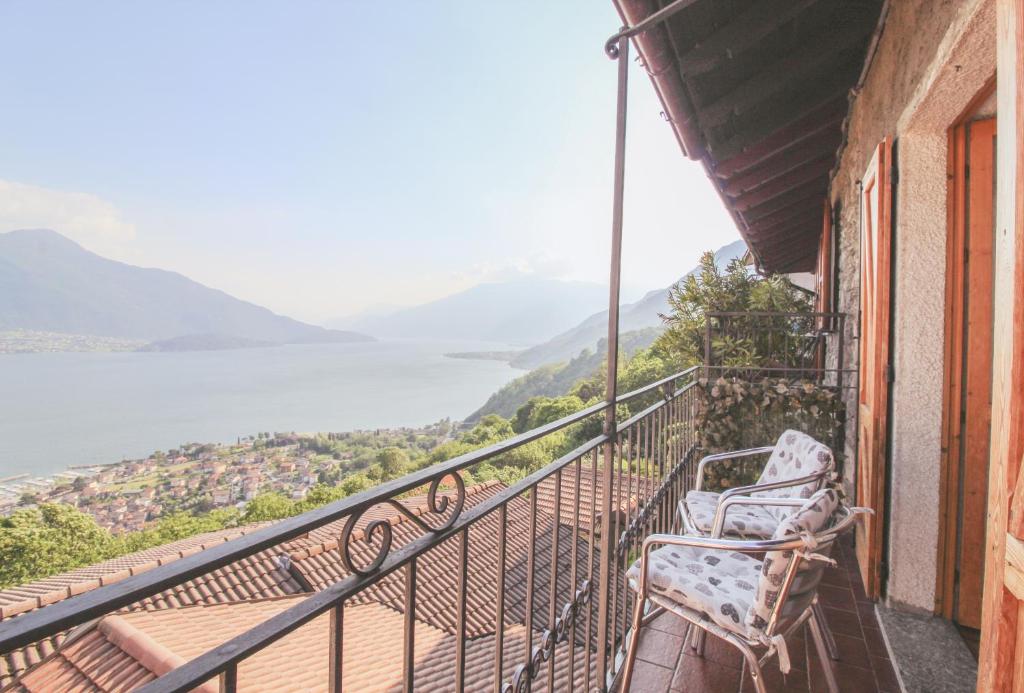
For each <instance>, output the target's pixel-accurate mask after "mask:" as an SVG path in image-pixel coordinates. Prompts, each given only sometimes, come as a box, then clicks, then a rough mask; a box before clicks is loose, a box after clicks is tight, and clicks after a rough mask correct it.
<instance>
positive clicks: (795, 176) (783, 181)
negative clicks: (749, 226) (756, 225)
mask: <svg viewBox="0 0 1024 693" xmlns="http://www.w3.org/2000/svg"><path fill="white" fill-rule="evenodd" d="M834 162H835V156H834V153H832V152H829V153H827V154H825V155H824V156H820V157H818V158H817V159H816V160H814V161H813V162H811V163H809V164H807V165H806V166H802V167H801V168H799V169H797V170H795V171H790V172H789V173H787V174H785V175H783V176H779V177H778V178H776V179H775V180H773V181H772V182H770V183H767V184H765V185H762V186H761V187H760V188H758V189H757V190H754V191H752V192H748V193H744V194H742V195H737V196H736V197H734V198H732V201H733V206H734V207H736V209H738V210H740V212H745V211H747V210H748V209H753V208H755V207H758V206H759V205H763V204H765V203H766V202H768V201H770V200H772V199H774V198H776V197H779V196H781V195H785V194H786V193H788V192H790V191H792V190H794V189H797V188H800V187H801V186H803V185H804V184H806V183H809V182H812V181H816V180H819V179H820V180H821V182H823V183H826V182H827V179H826V176H827V175H828V172H829V171H830V170H832V165H833V163H834Z"/></svg>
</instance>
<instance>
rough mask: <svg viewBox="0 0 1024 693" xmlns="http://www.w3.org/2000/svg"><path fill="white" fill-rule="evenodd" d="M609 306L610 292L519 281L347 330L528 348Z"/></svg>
mask: <svg viewBox="0 0 1024 693" xmlns="http://www.w3.org/2000/svg"><path fill="white" fill-rule="evenodd" d="M607 300H608V289H607V288H606V287H604V286H601V285H600V284H589V283H585V282H567V281H558V280H554V279H536V278H532V277H523V278H517V279H513V280H510V281H504V282H494V283H487V284H479V285H477V286H474V287H472V288H470V289H466V290H465V291H460V292H459V293H457V294H453V295H451V296H447V297H445V298H441V299H438V300H436V301H431V302H430V303H425V304H423V305H420V306H415V307H412V308H403V309H401V310H397V311H395V312H393V313H391V314H389V315H370V316H365V317H363V318H356V319H353V320H352V321H350V322H347V323H345V324H347V325H348V326H349V327H351V328H352V329H357V330H360V331H361V332H368V333H370V334H373V335H376V336H378V337H418V338H427V339H467V340H475V341H487V342H502V343H504V344H523V345H530V344H537V343H538V342H541V341H543V340H545V339H547V338H548V337H550V336H551V335H552V334H554V333H555V332H557V331H558V330H561V329H564V327H565V326H566V325H572V324H573V323H575V322H577V321H578V320H579V319H580V318H582V317H584V316H586V315H588V314H589V313H592V312H593V311H595V310H597V309H598V308H600V307H601V306H602V305H604V304H605V303H606V302H607ZM332 324H333V323H332Z"/></svg>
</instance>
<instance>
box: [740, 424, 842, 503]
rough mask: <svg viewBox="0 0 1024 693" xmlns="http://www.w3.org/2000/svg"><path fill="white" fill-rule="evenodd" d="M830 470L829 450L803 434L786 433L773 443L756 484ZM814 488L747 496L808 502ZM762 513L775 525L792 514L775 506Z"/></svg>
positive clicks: (812, 485) (810, 485) (815, 484)
mask: <svg viewBox="0 0 1024 693" xmlns="http://www.w3.org/2000/svg"><path fill="white" fill-rule="evenodd" d="M834 468H835V459H834V457H833V455H832V450H831V449H830V448H829V447H828V446H827V445H825V444H823V443H819V442H818V441H816V440H815V439H814V438H812V437H811V436H809V435H807V434H806V433H801V432H800V431H794V430H792V429H790V430H788V431H785V432H784V433H783V434H782V435H781V436H779V440H778V442H777V443H775V449H774V450H772V454H771V457H769V458H768V463H767V464H766V465H765V466H764V470H763V471H762V472H761V476H760V478H759V479H758V480H757V483H758V484H767V483H771V482H774V481H789V480H790V479H799V478H800V477H803V476H810V475H812V474H819V473H822V472H826V471H831V470H832V469H834ZM818 488H820V483H818V482H811V483H807V484H802V485H800V486H789V487H787V488H780V489H773V490H771V491H765V492H763V493H762V492H755V493H752V494H751V495H754V496H773V497H775V498H810V497H811V494H813V493H814V492H815V491H816V490H818ZM765 509H766V510H767V511H768V512H769V513H771V514H772V515H774V516H775V519H777V520H779V521H782V520H783V519H784V518H786V517H787V516H788V515H790V514H791V511H792V508H786V507H778V506H769V507H767V508H765Z"/></svg>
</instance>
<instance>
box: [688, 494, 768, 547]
mask: <svg viewBox="0 0 1024 693" xmlns="http://www.w3.org/2000/svg"><path fill="white" fill-rule="evenodd" d="M720 496H721V494H720V493H714V492H712V491H690V492H689V493H687V494H686V500H685V501H683V502H684V503H685V504H686V510H687V511H689V513H690V519H691V520H692V521H693V525H694V527H696V528H697V530H699V531H700V532H701V534H710V533H711V529H712V527H713V526H714V522H715V511H716V510H717V509H718V499H719V497H720ZM778 526H779V519H778V518H777V517H775V516H774V515H772V514H771V513H770V512H768V508H766V507H763V506H758V505H732V506H730V507H729V511H728V512H727V513H726V514H725V524H724V525H723V526H722V535H723V536H734V537H735V536H738V537H742V538H744V539H765V538H767V537H770V536H771V535H772V534H774V533H775V530H776V528H778Z"/></svg>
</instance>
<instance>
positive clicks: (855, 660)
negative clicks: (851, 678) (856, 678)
mask: <svg viewBox="0 0 1024 693" xmlns="http://www.w3.org/2000/svg"><path fill="white" fill-rule="evenodd" d="M835 640H836V647H838V648H839V661H840V662H843V663H845V664H851V665H853V666H857V667H863V668H864V669H870V668H871V657H870V656H869V655H868V648H867V645H865V643H864V641H863V640H862V639H860V638H854V637H852V636H849V635H843V634H841V633H836V634H835Z"/></svg>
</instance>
